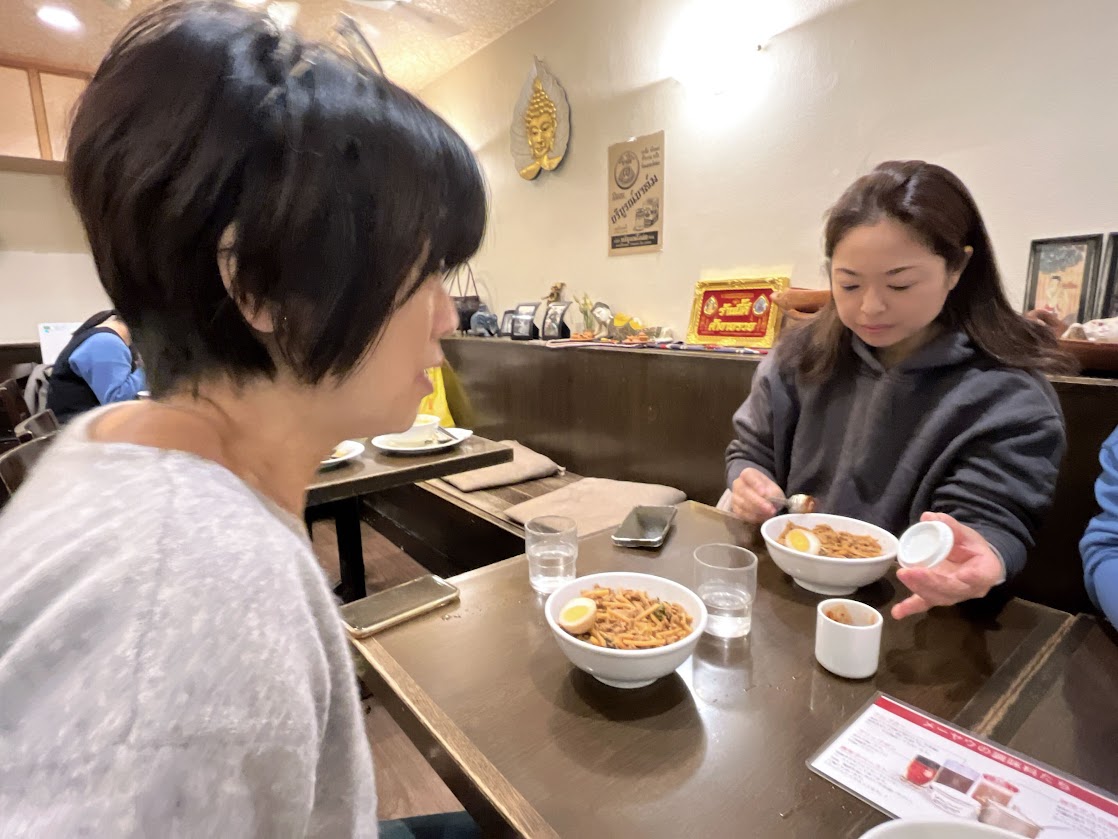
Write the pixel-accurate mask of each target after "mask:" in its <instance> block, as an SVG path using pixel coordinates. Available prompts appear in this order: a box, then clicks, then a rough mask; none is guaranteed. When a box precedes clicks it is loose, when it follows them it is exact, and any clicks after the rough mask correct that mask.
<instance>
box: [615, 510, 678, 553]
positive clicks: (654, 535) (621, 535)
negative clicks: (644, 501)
mask: <svg viewBox="0 0 1118 839" xmlns="http://www.w3.org/2000/svg"><path fill="white" fill-rule="evenodd" d="M675 513H676V508H675V507H634V508H633V509H632V510H630V511H629V515H628V516H626V517H625V521H623V522H621V526H620V527H619V528H617V530H616V531H615V532H614V534H613V542H614V544H615V545H620V546H621V547H624V548H658V547H660V546H661V545H663V544H664V540H665V539H667V538H668V530H670V529H671V526H672V520H673V519H675Z"/></svg>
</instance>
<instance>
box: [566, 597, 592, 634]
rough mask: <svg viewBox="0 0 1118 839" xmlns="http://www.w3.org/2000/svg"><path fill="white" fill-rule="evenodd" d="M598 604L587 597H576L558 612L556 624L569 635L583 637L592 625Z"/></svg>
mask: <svg viewBox="0 0 1118 839" xmlns="http://www.w3.org/2000/svg"><path fill="white" fill-rule="evenodd" d="M597 614H598V604H597V603H595V602H594V601H593V600H591V599H590V598H589V597H576V598H575V599H574V600H571V601H570V602H569V603H567V605H566V606H564V607H563V608H562V610H560V612H559V618H558V619H557V620H556V623H558V624H559V626H561V627H562V628H563V629H564V630H566V631H567V632H569V633H571V635H583V634H584V633H587V632H589V631H590V627H592V626H593V625H594V617H595V616H596V615H597Z"/></svg>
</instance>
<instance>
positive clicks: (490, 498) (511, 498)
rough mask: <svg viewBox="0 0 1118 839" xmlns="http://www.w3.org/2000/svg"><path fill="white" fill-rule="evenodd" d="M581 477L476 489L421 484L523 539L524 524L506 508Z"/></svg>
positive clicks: (436, 482)
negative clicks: (466, 490) (471, 490)
mask: <svg viewBox="0 0 1118 839" xmlns="http://www.w3.org/2000/svg"><path fill="white" fill-rule="evenodd" d="M579 480H582V476H581V475H576V474H574V473H573V472H561V473H560V474H558V475H552V476H551V477H550V478H538V479H537V480H534V481H523V482H521V483H519V484H511V485H509V486H503V487H493V488H492V489H479V490H476V491H474V492H463V491H462V490H460V489H456V488H455V487H453V486H452V485H451V484H450V483H448V482H447V481H444V480H441V479H440V480H434V481H424V482H423V483H421V484H420V485H419V486H420V487H421V488H422V489H425V490H427V492H430V493H431V494H432V495H435V496H437V497H438V498H441V499H443V500H445V501H447V502H449V503H451V504H457V505H459V506H461V507H462V508H463V509H465V510H468V511H469V512H471V513H473V515H475V516H477V517H478V518H480V519H482V520H483V521H487V522H489V523H490V524H492V525H494V526H495V527H499V528H501V529H502V530H506V531H508V532H509V533H511V534H513V535H515V536H519V537H521V538H523V537H524V527H523V526H522V525H520V524H518V523H517V522H515V521H513V520H512V519H510V518H509V517H508V516H506V515H505V510H507V509H509V507H515V506H516V505H517V504H520V503H522V502H524V501H530V500H531V499H533V498H538V497H539V496H541V495H546V494H547V493H549V492H555V490H557V489H562V488H563V487H565V486H568V485H570V484H573V483H574V482H575V481H579Z"/></svg>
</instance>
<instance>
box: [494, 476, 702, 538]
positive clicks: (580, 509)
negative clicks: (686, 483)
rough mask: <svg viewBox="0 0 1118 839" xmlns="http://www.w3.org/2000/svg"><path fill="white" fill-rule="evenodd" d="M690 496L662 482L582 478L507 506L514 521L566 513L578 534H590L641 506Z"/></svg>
mask: <svg viewBox="0 0 1118 839" xmlns="http://www.w3.org/2000/svg"><path fill="white" fill-rule="evenodd" d="M686 500H687V496H686V495H685V494H684V493H683V492H681V491H680V490H678V489H673V488H672V487H667V486H661V485H660V484H638V483H633V482H631V481H611V480H607V479H606V478H583V479H582V480H581V481H575V483H573V484H571V485H570V486H565V487H563V488H562V489H557V490H556V491H555V492H549V493H548V494H547V495H541V496H539V497H538V498H533V499H532V500H530V501H525V502H523V503H522V504H517V505H516V506H515V507H509V508H508V509H507V510H505V515H506V516H508V517H509V518H510V519H512V520H513V521H515V522H517V523H519V524H524V523H526V522H528V521H529V520H531V519H534V518H536V517H537V516H567V517H568V518H572V519H574V520H575V524H576V525H577V526H578V535H579V536H589V535H590V534H592V533H599V532H600V531H602V530H607V529H608V528H611V527H617V525H619V524H621V522H622V521H624V520H625V516H627V515H629V511H630V510H631V509H633V508H634V507H638V506H642V505H644V506H659V505H664V504H679V503H680V502H681V501H686Z"/></svg>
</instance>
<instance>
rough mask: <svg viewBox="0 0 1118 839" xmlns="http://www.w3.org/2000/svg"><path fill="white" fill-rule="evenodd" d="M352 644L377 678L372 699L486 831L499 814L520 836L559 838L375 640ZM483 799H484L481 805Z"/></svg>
mask: <svg viewBox="0 0 1118 839" xmlns="http://www.w3.org/2000/svg"><path fill="white" fill-rule="evenodd" d="M350 641H351V642H352V644H353V646H354V647H355V648H356V649H357V651H358V652H359V653H360V654H361V656H362V657H363V658H364V659H365V661H367V662H368V664H369V667H370V668H371V671H372V675H373V676H375V680H376V682H375V683H374V684H372V685H369V687H370V689H371V690H372V692H373V696H374V697H376V699H377V700H378V701H380V702H381V704H382V705H384V707H385V708H386V710H388V712H389V714H390V715H391V716H392V717H393V719H394V720H395V721H396V723H397V724H398V725H400V727H401V728H403V729H404V732H405V734H406V735H407V736H408V737H409V739H411V740H412V742H413V743H416V745H418V746H421V748H420V751H421V752H422V753H423V756H424V757H425V758H426V759H427V761H428V762H429V763H430V764H431V766H432V768H434V769H435V771H436V773H437V774H438V775H439V776H440V778H442V780H443V781H444V782H445V783H446V784H447V786H448V787H450V789H451V791H452V792H453V793H454V794H455V795H456V796H457V797H458V799H459V801H461V802H462V804H463V806H464V807H465V808H466V810H467V812H469V813H470V815H471V816H473V817H474V818H475V819H476V820H478V821H479V823H481V825H482V827H483V829H485V828H486V827H487V825H486V822H490V821H492V818H491V816H492V815H494V814H495V815H496V816H497V817H498V818H499V819H500V820H501V821H502V822H503V823H504V825H505V826H506V827H507V828H508V829H510V830H512V831H513V832H514V833H515V835H518V836H528V837H548V839H550V837H556V839H557V837H558V836H559V834H558V833H556V832H555V830H554V829H552V827H551V826H550V825H549V824H548V823H547V821H546V820H545V819H544V818H543V816H541V815H540V814H539V812H538V811H537V810H536V809H535V808H534V807H533V806H532V805H531V804H529V803H528V801H527V799H525V798H524V797H523V796H522V795H521V794H520V793H519V792H518V791H517V789H516V788H515V787H514V786H513V785H512V783H510V782H509V780H508V779H507V778H505V776H504V775H502V774H501V772H500V771H499V770H498V769H497V767H495V766H494V765H493V764H492V763H491V762H490V760H489V759H488V758H487V757H485V755H483V754H482V753H481V751H480V750H479V749H478V748H477V747H476V746H475V745H474V744H473V742H472V741H471V740H470V738H469V737H467V736H466V734H465V732H463V731H462V730H461V729H460V728H459V727H458V726H457V725H455V724H454V722H453V721H452V720H451V719H450V717H448V716H447V715H446V714H445V713H444V712H443V711H442V710H441V709H440V708H439V707H438V705H437V704H436V703H435V701H434V700H433V699H432V698H431V697H430V696H429V695H428V694H427V692H426V691H424V690H423V689H422V688H421V687H420V686H419V684H418V683H417V682H416V681H415V680H414V679H413V678H412V677H411V676H409V675H408V674H407V672H406V671H405V670H404V669H403V667H401V666H400V664H399V662H397V661H396V660H395V659H394V658H393V657H392V656H391V655H390V654H389V653H388V652H387V651H386V650H385V649H384V647H383V646H381V645H380V644H379V643H378V642H377V641H376V639H375V638H366V639H363V640H356V639H353V638H351V639H350ZM377 683H379V684H377ZM417 725H418V726H420V727H421V728H422V730H423V731H425V732H426V733H427V735H428V737H429V738H430V739H431V740H433V741H434V742H433V744H431V745H433V746H434V747H435V748H436V749H437V750H438V751H439V752H441V754H442V755H444V756H445V757H446V758H447V759H448V760H449V761H450V762H451V763H452V764H453V767H454V769H455V770H456V771H455V772H448V771H447V770H448V769H449V768H450V767H448V766H446V765H445V761H440V760H439V759H438V758H439V757H440V755H438V754H434V755H433V754H432V749H430V748H422V744H421V741H420V740H417V737H416V734H417V733H418V732H416V726H417ZM422 739H427V738H422ZM440 763H442V764H443V765H439V764H440ZM478 796H480V797H481V799H483V801H479V800H478ZM464 799H465V800H464ZM485 835H487V836H488V835H494V834H493V833H492V832H491V829H486V830H485Z"/></svg>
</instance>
